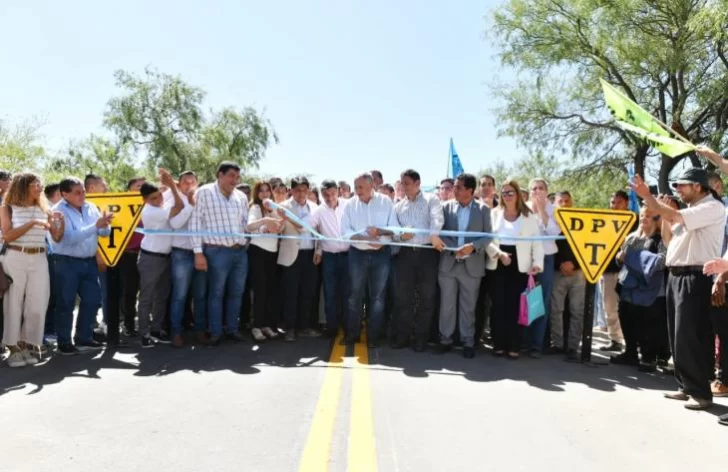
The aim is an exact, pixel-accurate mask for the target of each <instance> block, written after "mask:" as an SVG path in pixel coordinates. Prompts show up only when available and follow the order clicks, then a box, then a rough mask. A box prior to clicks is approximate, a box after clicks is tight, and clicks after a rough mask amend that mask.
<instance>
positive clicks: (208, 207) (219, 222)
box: [189, 182, 248, 253]
mask: <svg viewBox="0 0 728 472" xmlns="http://www.w3.org/2000/svg"><path fill="white" fill-rule="evenodd" d="M195 197H196V198H195V200H196V204H195V209H194V211H193V212H192V216H191V217H190V221H189V228H190V231H202V232H212V233H227V234H231V233H245V229H246V228H247V226H248V221H247V220H248V198H247V197H246V196H245V194H244V193H243V192H241V191H240V190H237V189H236V190H233V191H232V193H231V194H230V195H229V196H227V197H226V196H225V195H224V194H223V193H222V191H221V190H220V186H219V184H218V183H217V182H213V183H211V184H206V185H203V186H202V187H200V188H199V189H197V192H196V193H195ZM247 242H248V241H247V239H246V238H245V236H192V245H193V248H192V249H193V250H194V251H195V253H202V246H203V245H204V244H212V245H216V246H226V247H232V246H235V245H236V244H237V245H240V246H245V244H247Z"/></svg>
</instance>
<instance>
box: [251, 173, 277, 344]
mask: <svg viewBox="0 0 728 472" xmlns="http://www.w3.org/2000/svg"><path fill="white" fill-rule="evenodd" d="M271 190H272V189H271V185H270V183H268V182H258V183H256V184H255V186H254V187H253V193H252V201H251V202H250V211H249V212H248V231H249V232H250V233H274V234H277V233H280V232H281V230H282V229H283V225H282V220H281V219H279V218H278V217H277V213H276V212H275V211H273V210H272V209H271V208H269V207H268V205H267V204H266V200H269V199H270V198H271V197H272V196H273V192H272V191H271ZM248 257H249V258H250V286H251V289H252V290H253V330H252V332H251V334H252V335H253V338H254V339H255V340H256V341H257V342H264V341H265V340H266V339H275V338H277V337H278V332H277V331H275V330H273V329H272V328H271V327H273V326H275V323H276V316H275V314H276V313H275V297H276V289H277V287H278V280H277V279H278V267H277V263H276V259H277V258H278V238H275V237H256V238H251V240H250V246H249V248H248Z"/></svg>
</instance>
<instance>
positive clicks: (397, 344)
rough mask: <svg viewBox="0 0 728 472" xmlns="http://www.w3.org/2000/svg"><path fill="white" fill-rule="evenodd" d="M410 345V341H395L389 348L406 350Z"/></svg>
mask: <svg viewBox="0 0 728 472" xmlns="http://www.w3.org/2000/svg"><path fill="white" fill-rule="evenodd" d="M408 345H409V342H408V341H405V340H400V341H394V342H392V343H391V344H390V345H389V347H391V348H392V349H404V348H406V347H407V346H408Z"/></svg>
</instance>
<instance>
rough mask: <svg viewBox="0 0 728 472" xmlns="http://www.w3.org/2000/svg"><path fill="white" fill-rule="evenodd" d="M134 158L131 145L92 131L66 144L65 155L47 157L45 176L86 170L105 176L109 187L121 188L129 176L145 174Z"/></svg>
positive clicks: (78, 173)
mask: <svg viewBox="0 0 728 472" xmlns="http://www.w3.org/2000/svg"><path fill="white" fill-rule="evenodd" d="M134 162H135V158H134V156H133V155H132V153H131V149H130V145H128V144H118V143H114V142H112V141H110V140H108V139H106V138H102V137H100V136H95V135H91V136H90V137H89V138H88V139H86V140H84V141H82V142H76V143H71V144H69V146H68V150H67V154H66V155H65V156H62V157H55V158H53V159H50V161H49V163H48V165H47V167H46V179H47V180H49V181H51V180H53V181H59V180H60V179H62V178H64V177H66V176H69V175H72V176H76V177H78V178H81V179H83V177H84V176H86V175H87V174H96V175H99V176H102V177H103V178H104V179H105V180H106V183H107V184H108V186H109V190H111V191H114V192H121V191H125V190H126V184H127V182H128V181H129V180H130V179H131V178H132V177H136V176H140V175H144V172H143V171H142V170H141V169H140V167H139V166H135V165H134Z"/></svg>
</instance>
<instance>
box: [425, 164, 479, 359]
mask: <svg viewBox="0 0 728 472" xmlns="http://www.w3.org/2000/svg"><path fill="white" fill-rule="evenodd" d="M476 185H477V181H476V179H475V176H474V175H472V174H461V175H460V176H458V177H457V179H456V180H455V185H454V192H455V199H454V200H450V201H448V202H445V203H443V213H444V217H445V225H444V226H443V228H442V229H443V230H447V231H467V232H475V233H489V232H490V231H491V225H490V210H489V209H488V207H487V206H485V204H484V203H483V202H482V201H479V200H476V199H475V198H474V197H475V195H474V194H475V187H476ZM491 239H492V238H490V237H480V236H476V237H466V236H445V237H442V238H441V240H440V241H433V245H434V246H435V247H436V248H438V249H440V250H442V249H443V246H446V247H447V248H449V249H456V250H449V249H444V250H442V253H441V255H440V268H439V273H438V283H439V285H440V294H441V295H440V344H439V345H438V346H436V348H435V352H438V353H445V352H447V351H449V350H450V349H452V336H453V333H454V332H455V324H456V322H457V323H458V324H459V332H460V340H461V341H462V343H463V357H465V358H466V359H471V358H473V357H475V304H476V301H477V299H478V290H479V288H480V279H481V278H482V277H483V276H484V275H485V247H486V246H487V245H488V244H489V243H490V241H491ZM440 243H442V244H440ZM458 314H459V318H458Z"/></svg>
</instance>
